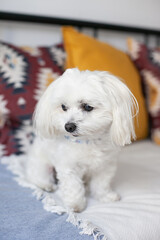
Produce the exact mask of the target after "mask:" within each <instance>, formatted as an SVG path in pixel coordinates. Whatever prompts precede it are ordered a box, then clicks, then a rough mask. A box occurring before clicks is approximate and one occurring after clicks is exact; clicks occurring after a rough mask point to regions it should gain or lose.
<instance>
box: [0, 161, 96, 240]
mask: <svg viewBox="0 0 160 240" xmlns="http://www.w3.org/2000/svg"><path fill="white" fill-rule="evenodd" d="M66 218H67V215H66V214H64V215H62V216H59V215H57V214H53V213H49V212H47V211H45V210H44V209H43V206H42V203H41V202H40V201H38V200H36V198H35V197H33V196H32V191H31V190H30V189H27V188H23V187H21V186H19V185H18V184H17V183H16V182H15V181H14V180H13V175H12V174H11V173H10V172H9V171H8V170H6V167H5V166H4V165H2V164H0V240H82V239H83V240H93V236H88V235H80V234H79V230H78V229H77V228H76V227H75V226H73V225H72V224H71V223H67V222H66Z"/></svg>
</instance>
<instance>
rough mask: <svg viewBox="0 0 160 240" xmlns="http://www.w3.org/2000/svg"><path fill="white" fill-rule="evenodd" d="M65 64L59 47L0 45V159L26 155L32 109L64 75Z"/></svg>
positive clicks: (30, 129)
mask: <svg viewBox="0 0 160 240" xmlns="http://www.w3.org/2000/svg"><path fill="white" fill-rule="evenodd" d="M64 62H65V52H64V49H63V46H62V44H58V45H54V46H51V47H36V48H32V47H16V46H14V45H12V44H7V43H4V42H0V156H4V155H10V154H22V153H23V154H24V153H27V151H28V148H29V146H30V144H31V143H32V141H33V136H34V134H33V129H32V114H33V111H34V108H35V105H36V103H37V101H38V100H39V98H40V96H41V95H42V93H43V92H44V90H45V88H46V87H47V85H48V84H49V83H50V82H52V81H53V80H54V79H56V78H57V77H58V76H60V75H61V74H62V73H63V71H64Z"/></svg>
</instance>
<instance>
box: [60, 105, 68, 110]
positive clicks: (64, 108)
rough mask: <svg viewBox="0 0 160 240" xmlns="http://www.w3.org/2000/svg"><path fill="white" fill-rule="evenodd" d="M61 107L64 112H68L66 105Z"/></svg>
mask: <svg viewBox="0 0 160 240" xmlns="http://www.w3.org/2000/svg"><path fill="white" fill-rule="evenodd" d="M61 107H62V109H63V111H65V112H66V111H67V107H66V106H65V105H64V104H62V105H61Z"/></svg>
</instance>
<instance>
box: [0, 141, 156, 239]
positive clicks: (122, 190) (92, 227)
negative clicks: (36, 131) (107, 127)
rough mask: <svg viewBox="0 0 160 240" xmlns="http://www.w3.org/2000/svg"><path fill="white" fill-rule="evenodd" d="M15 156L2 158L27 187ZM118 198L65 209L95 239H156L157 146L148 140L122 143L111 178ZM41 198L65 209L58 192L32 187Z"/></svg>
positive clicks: (52, 206) (59, 210)
mask: <svg viewBox="0 0 160 240" xmlns="http://www.w3.org/2000/svg"><path fill="white" fill-rule="evenodd" d="M25 160H26V159H25V157H22V158H21V160H20V158H18V157H11V158H10V159H9V158H5V159H3V162H5V163H7V164H8V166H9V168H10V169H11V170H12V172H14V173H15V174H16V175H18V178H17V180H18V182H19V183H20V184H21V185H23V186H27V187H32V188H34V189H36V188H35V187H34V186H32V185H30V184H28V183H27V182H26V180H25V175H24V169H23V168H24V167H23V166H24V161H25ZM113 188H114V190H115V191H117V192H118V193H119V194H120V196H121V200H120V201H118V202H114V203H108V204H102V203H99V202H97V201H95V200H93V199H89V201H88V207H87V209H86V210H85V211H84V212H82V213H79V214H74V213H72V212H68V214H69V217H68V221H70V222H72V223H73V224H75V225H77V226H78V227H79V228H81V229H82V230H81V233H85V234H93V235H94V238H95V239H107V240H160V147H159V146H156V145H155V144H153V143H151V142H150V141H140V142H136V143H134V144H132V145H130V146H127V147H125V148H124V149H123V150H122V152H121V154H120V156H119V162H118V171H117V175H116V177H115V179H114V182H113ZM35 194H36V196H37V197H38V198H39V199H43V203H44V208H45V209H46V210H48V211H51V212H57V213H59V214H60V213H62V212H65V211H67V210H65V209H64V208H63V206H62V204H61V201H60V199H59V196H58V193H54V194H48V193H44V192H42V191H41V190H39V189H36V190H35Z"/></svg>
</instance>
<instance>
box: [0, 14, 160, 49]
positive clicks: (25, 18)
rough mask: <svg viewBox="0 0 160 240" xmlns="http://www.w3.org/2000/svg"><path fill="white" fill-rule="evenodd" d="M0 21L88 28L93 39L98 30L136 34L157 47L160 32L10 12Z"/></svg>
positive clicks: (159, 42) (159, 41) (1, 16)
mask: <svg viewBox="0 0 160 240" xmlns="http://www.w3.org/2000/svg"><path fill="white" fill-rule="evenodd" d="M0 20H6V21H16V22H27V23H41V24H51V25H59V26H62V25H71V26H75V27H78V28H79V29H82V28H89V29H92V30H93V35H94V37H97V36H98V30H111V31H117V32H122V33H126V32H127V33H137V34H141V35H144V38H145V43H146V44H147V43H148V38H149V36H154V37H155V38H156V42H157V45H160V30H157V29H148V28H139V27H134V26H126V25H117V24H108V23H102V22H90V21H82V20H76V19H67V18H55V17H48V16H38V15H30V14H20V13H11V12H0Z"/></svg>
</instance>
